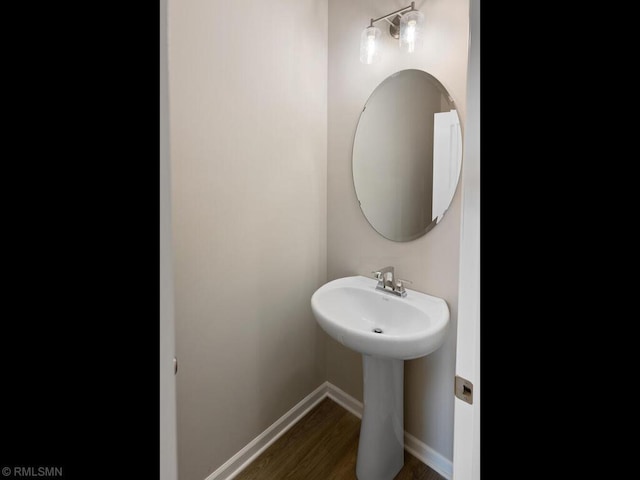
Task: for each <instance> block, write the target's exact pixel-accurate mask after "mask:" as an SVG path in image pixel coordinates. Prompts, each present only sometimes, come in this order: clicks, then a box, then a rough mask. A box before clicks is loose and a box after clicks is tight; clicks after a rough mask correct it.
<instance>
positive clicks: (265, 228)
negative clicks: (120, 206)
mask: <svg viewBox="0 0 640 480" xmlns="http://www.w3.org/2000/svg"><path fill="white" fill-rule="evenodd" d="M168 33H169V71H170V76H169V87H170V90H169V93H170V110H171V138H170V141H171V172H172V179H171V181H172V207H173V208H172V221H173V248H174V258H175V308H176V313H175V320H176V351H177V356H178V359H179V374H178V375H177V377H176V379H177V408H178V469H179V478H180V480H203V479H205V478H206V477H207V476H208V475H209V474H210V473H211V472H213V471H214V470H216V469H217V468H218V467H219V466H220V465H221V464H222V463H224V462H225V461H227V460H228V459H229V458H230V457H231V456H232V455H234V454H235V453H236V452H238V451H239V450H240V449H241V448H243V447H244V446H245V445H246V444H247V443H249V442H250V441H251V440H253V439H254V438H255V437H256V436H257V435H258V434H260V433H261V432H263V431H264V430H265V429H266V428H267V427H269V426H270V425H271V424H272V423H273V422H275V421H276V420H277V419H278V418H279V417H280V416H282V415H283V414H284V413H285V412H287V411H288V410H289V409H291V408H292V407H293V406H294V405H295V404H296V403H297V402H299V401H300V400H301V399H302V398H304V397H305V396H306V395H308V394H309V393H310V392H312V391H313V390H314V389H315V388H316V387H318V386H319V385H320V384H321V383H322V382H323V381H324V380H325V379H326V371H325V361H324V343H323V342H324V336H323V335H321V334H320V333H319V328H318V326H317V324H316V322H315V319H314V318H313V315H312V312H311V307H310V301H309V299H310V298H311V295H312V293H313V292H314V291H315V289H316V288H318V287H319V286H320V285H321V284H323V283H324V282H325V281H326V278H327V276H326V266H327V256H326V239H327V231H326V218H327V212H326V205H327V199H326V188H327V187H326V185H327V177H326V172H327V151H326V149H327V0H270V1H265V0H246V1H243V2H229V1H212V0H180V1H171V0H170V2H169V32H168Z"/></svg>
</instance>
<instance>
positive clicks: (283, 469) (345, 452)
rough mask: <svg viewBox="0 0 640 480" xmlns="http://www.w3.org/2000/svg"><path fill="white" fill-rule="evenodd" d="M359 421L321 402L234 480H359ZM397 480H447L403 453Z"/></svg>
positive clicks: (334, 404)
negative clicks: (357, 467)
mask: <svg viewBox="0 0 640 480" xmlns="http://www.w3.org/2000/svg"><path fill="white" fill-rule="evenodd" d="M359 434H360V419H359V418H358V417H356V416H355V415H353V414H352V413H350V412H349V411H347V410H345V409H344V408H342V407H341V406H340V405H338V404H337V403H335V402H334V401H333V400H331V399H329V398H325V399H324V400H322V401H321V402H320V403H319V404H318V405H317V406H316V407H314V408H313V409H312V410H311V411H309V413H308V414H307V415H305V416H304V417H303V418H302V419H301V420H300V421H299V422H298V423H296V424H295V425H294V426H293V427H291V428H290V429H289V430H288V431H287V432H286V433H285V434H284V435H282V436H281V437H280V438H279V439H278V440H276V441H275V442H274V443H273V444H272V445H271V446H270V447H269V448H267V450H265V451H264V452H263V453H262V454H261V455H260V456H259V457H258V458H256V459H255V460H254V461H253V462H252V463H251V464H250V465H249V466H248V467H247V468H246V469H244V470H243V471H242V472H241V473H240V474H239V475H238V476H236V477H235V479H234V480H356V454H357V452H358V437H359ZM404 458H405V460H404V467H403V468H402V470H400V472H399V473H398V475H396V476H395V478H394V480H444V477H443V476H441V475H440V474H438V473H437V472H436V471H435V470H433V469H431V468H430V467H428V466H426V465H425V464H424V463H422V462H420V461H419V460H418V459H416V458H415V457H414V456H413V455H410V454H409V453H407V452H406V451H405V452H404Z"/></svg>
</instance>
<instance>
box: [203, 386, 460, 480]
mask: <svg viewBox="0 0 640 480" xmlns="http://www.w3.org/2000/svg"><path fill="white" fill-rule="evenodd" d="M326 397H329V398H330V399H331V400H333V401H334V402H336V403H337V404H338V405H340V406H342V407H343V408H345V409H346V410H348V411H349V412H351V413H353V414H354V415H355V416H356V417H358V418H362V411H363V404H362V402H360V401H358V400H356V399H355V398H353V397H352V396H351V395H349V394H348V393H346V392H345V391H344V390H341V389H340V388H338V387H336V386H335V385H333V384H332V383H329V382H324V383H323V384H322V385H320V386H319V387H318V388H316V389H315V390H314V391H313V392H311V393H310V394H309V395H307V396H306V397H305V398H303V399H302V400H301V401H300V402H298V404H296V405H295V406H294V407H293V408H292V409H291V410H289V411H288V412H287V413H285V414H284V415H283V416H282V417H280V418H279V419H278V420H276V422H275V423H274V424H273V425H271V426H270V427H269V428H267V429H266V430H265V431H264V432H262V433H261V434H260V435H258V436H257V437H256V438H254V439H253V440H252V441H251V442H250V443H248V444H247V445H246V446H245V447H244V448H243V449H242V450H240V451H239V452H238V453H236V454H235V455H234V456H233V457H231V458H230V459H229V460H227V461H226V462H225V463H224V464H223V465H222V466H220V468H218V469H217V470H216V471H215V472H213V473H212V474H211V475H209V476H208V477H207V478H206V479H205V480H232V479H233V478H235V477H236V476H237V475H238V474H239V473H240V472H241V471H242V470H244V469H245V468H246V467H247V466H248V465H249V464H250V463H251V462H252V461H253V460H254V459H255V458H256V457H258V455H260V454H261V453H262V452H264V451H265V450H266V449H267V448H268V447H269V446H270V445H271V444H272V443H273V442H275V441H276V440H277V439H278V438H280V437H281V436H282V435H283V434H284V433H285V432H286V431H287V430H289V429H290V428H291V427H292V426H294V425H295V424H296V423H297V422H298V420H300V419H301V418H302V417H304V416H305V415H306V414H307V413H308V412H309V411H310V410H311V409H312V408H313V407H315V406H316V405H317V404H318V403H320V402H321V401H322V400H324V399H325V398H326ZM404 449H405V450H406V451H407V452H409V453H410V454H411V455H413V456H414V457H416V458H417V459H418V460H420V461H421V462H422V463H424V464H425V465H428V466H429V467H431V468H433V469H434V470H435V471H436V472H438V473H439V474H440V475H442V476H443V477H445V478H446V479H448V480H451V479H452V478H453V473H452V472H453V463H452V462H451V461H450V460H448V459H446V458H445V457H443V456H442V455H440V454H439V453H438V452H436V451H435V450H434V449H432V448H431V447H429V446H428V445H425V444H424V443H422V442H421V441H420V440H418V439H417V438H416V437H414V436H413V435H410V434H408V433H407V432H406V431H405V432H404Z"/></svg>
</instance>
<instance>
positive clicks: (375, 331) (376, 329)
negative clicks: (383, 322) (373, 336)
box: [373, 328, 382, 333]
mask: <svg viewBox="0 0 640 480" xmlns="http://www.w3.org/2000/svg"><path fill="white" fill-rule="evenodd" d="M373 333H382V329H381V328H374V329H373Z"/></svg>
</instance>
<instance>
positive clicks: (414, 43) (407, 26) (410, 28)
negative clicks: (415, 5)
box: [400, 10, 425, 53]
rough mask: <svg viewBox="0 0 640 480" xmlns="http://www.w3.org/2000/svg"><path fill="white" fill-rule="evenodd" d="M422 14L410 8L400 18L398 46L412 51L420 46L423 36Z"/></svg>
mask: <svg viewBox="0 0 640 480" xmlns="http://www.w3.org/2000/svg"><path fill="white" fill-rule="evenodd" d="M424 24H425V21H424V15H423V14H422V12H420V11H418V10H411V11H409V12H407V13H405V14H404V15H402V18H401V19H400V48H401V49H402V50H404V51H406V52H408V53H413V52H415V51H417V50H419V49H420V48H421V47H422V41H423V37H424Z"/></svg>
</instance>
